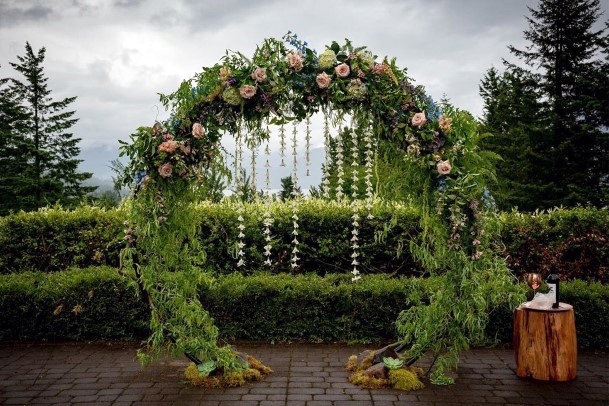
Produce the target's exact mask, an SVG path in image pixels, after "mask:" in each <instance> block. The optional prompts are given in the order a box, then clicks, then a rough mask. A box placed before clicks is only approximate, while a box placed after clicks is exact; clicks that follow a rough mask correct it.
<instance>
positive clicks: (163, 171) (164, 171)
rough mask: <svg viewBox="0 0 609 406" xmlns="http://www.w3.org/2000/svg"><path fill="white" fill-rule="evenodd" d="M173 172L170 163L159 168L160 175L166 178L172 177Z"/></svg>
mask: <svg viewBox="0 0 609 406" xmlns="http://www.w3.org/2000/svg"><path fill="white" fill-rule="evenodd" d="M172 172H173V167H172V166H171V164H170V163H166V164H163V165H161V166H160V167H159V174H160V175H161V176H162V177H164V178H168V177H170V176H171V173H172Z"/></svg>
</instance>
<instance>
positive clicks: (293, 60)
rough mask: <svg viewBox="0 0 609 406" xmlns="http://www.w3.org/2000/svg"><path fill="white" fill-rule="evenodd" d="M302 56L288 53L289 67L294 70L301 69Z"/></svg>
mask: <svg viewBox="0 0 609 406" xmlns="http://www.w3.org/2000/svg"><path fill="white" fill-rule="evenodd" d="M303 59H304V58H303V57H302V55H300V54H299V53H290V54H288V64H289V65H290V68H293V69H294V70H295V71H296V72H298V71H300V70H301V69H302V64H303Z"/></svg>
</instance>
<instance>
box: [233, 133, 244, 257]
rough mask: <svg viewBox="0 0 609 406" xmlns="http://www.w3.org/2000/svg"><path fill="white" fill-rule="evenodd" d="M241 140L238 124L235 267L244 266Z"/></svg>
mask: <svg viewBox="0 0 609 406" xmlns="http://www.w3.org/2000/svg"><path fill="white" fill-rule="evenodd" d="M243 181H244V179H243V138H242V134H241V125H240V124H239V130H238V133H237V146H236V149H235V185H236V188H237V215H238V217H237V221H238V223H239V225H238V226H237V229H238V230H239V234H238V236H237V237H238V241H237V259H238V261H237V267H243V266H245V259H244V257H245V251H244V250H243V249H244V248H245V242H243V241H244V238H245V233H244V232H243V231H244V230H245V224H244V222H245V219H244V218H243V214H244V212H245V208H244V204H243Z"/></svg>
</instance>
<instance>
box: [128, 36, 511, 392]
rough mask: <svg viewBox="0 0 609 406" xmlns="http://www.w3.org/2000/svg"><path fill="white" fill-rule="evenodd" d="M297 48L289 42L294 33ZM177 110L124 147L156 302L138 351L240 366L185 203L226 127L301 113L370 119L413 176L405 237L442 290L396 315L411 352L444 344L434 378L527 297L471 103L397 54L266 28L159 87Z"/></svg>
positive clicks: (137, 249)
mask: <svg viewBox="0 0 609 406" xmlns="http://www.w3.org/2000/svg"><path fill="white" fill-rule="evenodd" d="M288 44H289V45H291V46H289V45H288ZM161 101H162V103H163V104H164V106H165V107H166V108H167V109H169V110H171V113H172V115H171V117H170V119H169V120H167V121H166V122H164V123H158V122H157V123H155V125H154V126H153V127H141V128H139V129H138V131H137V132H136V133H135V134H133V135H132V142H131V143H125V144H124V145H123V146H122V149H123V153H124V154H127V155H128V156H129V157H130V159H131V161H130V165H129V168H128V170H127V175H126V177H125V182H126V183H129V184H131V185H133V186H134V190H135V193H134V196H133V199H132V204H131V205H132V210H131V215H132V217H131V221H132V222H133V224H134V226H133V227H132V228H131V229H130V231H129V233H128V238H129V240H130V243H131V245H130V247H129V248H127V249H125V250H124V252H123V255H122V259H123V264H124V265H125V266H126V267H130V268H135V271H136V275H137V283H138V284H139V286H140V288H141V290H142V292H144V296H146V297H145V299H146V300H147V302H148V303H149V306H150V309H151V312H152V317H151V330H152V333H151V336H150V338H149V340H148V342H147V348H146V349H147V351H145V352H142V353H141V355H142V358H143V359H144V360H150V359H151V358H150V357H151V356H154V355H155V354H157V353H158V352H159V351H161V350H162V349H164V348H166V347H169V348H171V349H173V350H174V351H175V352H177V353H181V352H185V353H187V354H189V356H190V357H191V359H194V360H198V361H207V360H213V361H214V363H215V365H216V366H217V368H218V370H220V371H224V373H230V372H231V371H235V370H239V369H244V368H246V365H244V362H243V358H242V357H240V356H239V355H238V354H237V353H236V352H235V351H234V350H233V349H232V348H231V347H230V346H228V345H220V344H219V343H218V331H217V329H216V327H215V326H214V325H213V321H212V320H211V318H210V317H209V315H208V313H207V312H206V311H205V309H203V308H202V306H201V304H200V301H199V300H198V297H197V294H196V291H197V289H196V287H197V286H198V285H199V284H201V283H212V279H211V278H210V277H209V276H208V275H205V274H204V273H202V272H201V271H200V269H199V267H198V265H200V264H201V263H202V262H203V261H204V258H201V255H199V254H198V253H199V251H198V249H197V248H198V247H197V246H196V240H195V238H194V233H195V231H196V224H197V221H196V219H195V218H194V214H193V211H191V210H189V205H190V204H191V203H192V202H194V201H195V200H196V196H197V192H196V189H197V187H199V184H200V180H201V179H202V177H203V173H204V172H205V170H206V168H208V167H209V166H210V165H211V164H212V163H215V162H217V161H221V160H222V154H221V153H220V146H219V142H220V139H221V137H222V135H223V134H224V133H229V134H232V135H234V136H235V137H242V138H243V139H244V140H245V141H246V142H248V143H251V144H257V143H259V142H261V141H263V140H265V139H267V138H268V136H269V135H268V132H267V130H266V127H267V125H282V124H286V123H289V122H292V121H302V120H304V119H305V118H306V117H308V116H310V115H312V114H314V113H317V112H323V113H324V114H325V115H327V116H329V117H330V118H331V119H332V121H333V122H334V123H338V124H339V123H342V122H343V120H344V119H345V117H350V118H351V119H352V123H353V124H352V126H353V127H354V128H359V129H366V128H367V129H371V130H372V132H373V134H374V136H375V137H376V138H377V139H378V140H379V142H383V143H385V144H386V145H393V147H394V149H395V151H396V152H397V153H399V154H402V155H403V159H404V161H405V162H406V163H407V166H406V167H407V170H406V171H405V173H404V182H410V183H412V184H413V185H416V186H417V187H418V193H417V194H416V195H413V202H415V203H416V204H417V206H418V207H419V208H420V210H421V212H422V214H423V215H422V219H423V220H422V224H421V225H422V227H423V229H424V232H423V233H422V236H421V237H420V239H419V240H417V241H412V243H411V246H410V249H411V251H412V252H413V253H414V255H415V257H416V258H417V259H418V260H419V261H420V262H421V264H422V265H423V266H424V267H425V268H426V269H427V270H428V271H429V272H431V273H433V274H437V275H439V279H438V280H439V281H440V284H439V286H438V289H437V291H435V292H420V293H419V294H416V295H414V296H413V297H412V299H411V300H412V301H413V302H414V303H416V304H417V306H415V307H414V308H411V309H410V310H409V311H406V312H403V313H402V314H401V315H400V317H399V319H398V320H397V322H396V323H397V329H398V332H399V336H400V337H399V338H400V341H401V342H402V343H403V344H404V345H405V346H407V348H409V350H407V357H408V358H409V359H410V360H411V361H415V360H416V359H418V358H420V357H421V356H422V355H423V354H425V353H427V352H430V351H431V352H433V353H435V354H436V355H437V359H438V362H437V363H436V369H435V370H434V372H433V374H432V381H434V382H435V383H448V382H450V378H447V377H446V376H445V375H444V372H445V371H447V370H449V369H451V368H454V367H456V362H457V360H458V355H459V352H460V351H461V350H463V349H466V348H468V346H469V345H470V344H471V343H472V342H475V341H476V340H480V339H482V338H483V335H484V326H485V323H486V321H487V319H488V313H489V311H490V310H491V309H492V308H493V307H495V306H497V305H498V304H499V303H503V302H505V301H509V302H515V301H517V300H519V299H520V292H519V290H518V288H516V287H515V286H514V285H513V281H512V276H511V274H510V272H509V270H508V269H507V267H506V266H505V263H504V261H503V260H502V259H501V258H499V257H497V255H495V254H494V253H493V243H494V238H495V237H496V234H497V227H498V222H496V221H494V219H493V217H492V216H487V215H485V213H486V212H487V211H488V210H489V207H490V206H491V204H490V202H489V201H488V200H489V199H488V197H485V184H486V182H487V181H488V180H489V179H491V178H492V174H493V171H492V164H491V163H490V161H491V159H492V158H493V157H492V156H488V155H485V154H484V153H482V152H481V151H480V150H479V149H478V148H477V143H478V141H479V140H480V138H481V137H482V135H480V134H478V132H477V126H476V123H475V120H474V119H473V117H472V116H471V115H469V114H468V113H467V112H464V111H461V110H459V109H456V108H454V107H452V106H450V105H448V104H446V103H444V104H442V105H437V104H435V103H434V102H433V100H432V99H431V98H430V97H428V96H426V94H425V92H424V89H423V88H422V87H421V86H415V85H414V84H413V82H412V80H411V79H410V78H409V77H408V76H407V73H406V70H405V69H400V68H399V67H398V66H397V65H396V63H395V60H394V59H388V58H384V59H382V60H379V59H378V57H377V56H375V55H373V54H372V53H371V52H369V51H368V50H367V49H366V48H365V47H355V46H353V44H351V42H350V41H348V40H346V42H345V43H344V44H343V45H339V44H338V43H336V42H333V43H332V44H331V45H330V46H328V47H327V49H326V50H325V51H324V52H323V53H321V54H317V53H316V51H314V50H313V49H311V48H309V47H308V46H307V44H306V43H304V42H301V41H300V40H299V39H298V38H297V37H296V36H295V35H292V34H290V33H288V35H286V36H285V37H284V39H283V41H280V40H276V39H267V40H265V41H264V42H263V44H262V45H260V46H259V47H258V48H257V49H256V51H255V52H254V55H253V57H252V58H247V57H245V56H244V55H242V54H241V53H238V52H237V53H231V52H229V53H227V55H226V56H225V57H224V58H222V60H221V61H220V62H219V63H218V64H216V65H214V66H212V67H207V68H203V70H202V72H201V73H199V74H197V75H196V76H195V77H194V78H192V79H190V80H186V81H184V82H183V83H182V84H181V86H180V87H179V89H178V90H177V91H176V92H174V93H172V94H170V95H162V96H161Z"/></svg>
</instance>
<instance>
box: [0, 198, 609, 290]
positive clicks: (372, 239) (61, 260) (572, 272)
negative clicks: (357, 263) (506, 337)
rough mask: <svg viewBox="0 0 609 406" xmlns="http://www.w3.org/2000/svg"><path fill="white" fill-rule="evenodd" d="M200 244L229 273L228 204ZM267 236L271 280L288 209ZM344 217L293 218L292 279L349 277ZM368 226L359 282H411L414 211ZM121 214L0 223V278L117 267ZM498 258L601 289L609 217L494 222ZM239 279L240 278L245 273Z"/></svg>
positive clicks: (231, 214)
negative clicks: (295, 265) (498, 232)
mask: <svg viewBox="0 0 609 406" xmlns="http://www.w3.org/2000/svg"><path fill="white" fill-rule="evenodd" d="M193 210H196V211H197V213H198V214H199V216H198V217H199V223H200V225H201V231H200V234H199V236H200V239H201V242H202V246H203V249H204V250H205V251H206V254H207V258H208V266H209V267H210V268H212V269H214V270H215V271H217V272H219V273H231V272H234V270H235V267H234V265H235V262H236V261H235V259H234V258H233V256H232V254H231V252H232V250H233V248H234V244H235V241H236V240H237V232H238V231H237V214H236V211H235V209H234V207H232V206H231V205H230V204H228V203H223V204H217V205H213V204H200V205H198V206H195V207H193ZM263 210H264V207H263V206H262V205H261V204H249V205H246V213H245V215H244V217H245V224H246V230H245V233H246V238H245V242H246V259H247V262H248V268H249V269H262V268H263V265H262V263H263V260H264V258H263V256H262V251H263V249H262V247H263V246H264V241H263V234H262V226H261V224H262V214H263ZM272 212H273V217H274V218H275V219H276V221H275V224H273V227H272V232H273V236H274V237H275V240H274V242H273V252H272V255H273V260H274V261H275V262H276V266H274V268H273V272H275V273H279V272H292V269H291V267H290V256H291V246H290V241H291V239H292V235H291V234H290V233H291V231H292V221H291V218H290V217H291V215H292V213H291V206H290V205H286V204H283V203H276V204H274V205H273V207H272ZM351 214H352V213H351V208H350V206H348V205H345V204H339V203H335V202H323V201H318V200H317V201H316V200H312V201H311V200H306V201H304V202H303V203H302V204H301V206H300V209H299V217H300V220H299V225H300V235H299V240H300V241H301V246H300V247H299V248H300V249H301V250H302V253H301V255H300V257H301V258H302V261H301V264H302V266H301V268H299V269H297V270H296V273H309V272H313V273H317V274H319V275H325V274H326V273H329V272H348V271H349V270H350V266H349V263H350V256H349V254H350V251H349V237H350V230H351V218H350V216H351ZM373 214H374V216H375V218H374V219H373V220H364V221H362V222H361V223H362V226H361V227H362V230H361V232H360V237H361V238H362V241H361V245H362V252H363V255H362V257H361V258H362V269H363V270H364V272H365V273H367V274H372V273H394V274H396V275H401V276H417V275H420V274H421V273H422V272H421V270H419V269H417V267H416V265H415V264H414V263H413V260H412V258H411V256H410V254H409V252H408V248H407V247H408V243H409V241H410V240H411V239H412V238H413V237H415V236H416V235H417V234H418V233H419V227H418V224H419V217H418V214H417V212H416V211H415V210H414V209H413V208H411V207H408V206H405V205H401V204H379V205H377V206H376V207H375V208H374V212H373ZM124 220H125V212H124V211H123V210H120V209H118V210H103V209H99V208H93V207H82V208H79V209H77V210H74V211H64V210H61V209H46V210H42V211H40V212H30V213H23V212H22V213H17V214H13V215H10V216H6V217H3V218H0V246H2V247H3V249H2V250H0V273H4V274H6V273H13V272H21V271H26V270H31V271H35V270H38V271H43V272H54V271H59V270H63V269H66V268H68V267H88V266H94V265H109V266H113V267H115V266H118V256H119V252H120V249H121V247H122V244H123V243H122V230H123V229H124V228H126V226H125V225H124V224H123V222H124ZM501 220H502V221H503V224H504V231H503V235H502V241H503V245H502V248H500V249H502V250H503V252H501V255H503V256H504V257H506V259H507V261H508V263H509V265H510V266H511V267H512V269H513V270H514V272H515V274H516V275H517V276H520V275H521V274H523V273H526V272H535V271H537V272H542V273H543V274H545V275H547V274H548V273H549V271H550V270H554V271H557V272H558V273H559V275H560V276H561V277H562V279H575V278H579V279H587V280H599V281H603V282H609V211H608V210H606V209H592V208H576V209H561V210H553V211H550V212H544V213H536V214H521V213H517V212H514V213H503V214H501ZM245 272H246V273H247V272H248V271H245Z"/></svg>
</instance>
